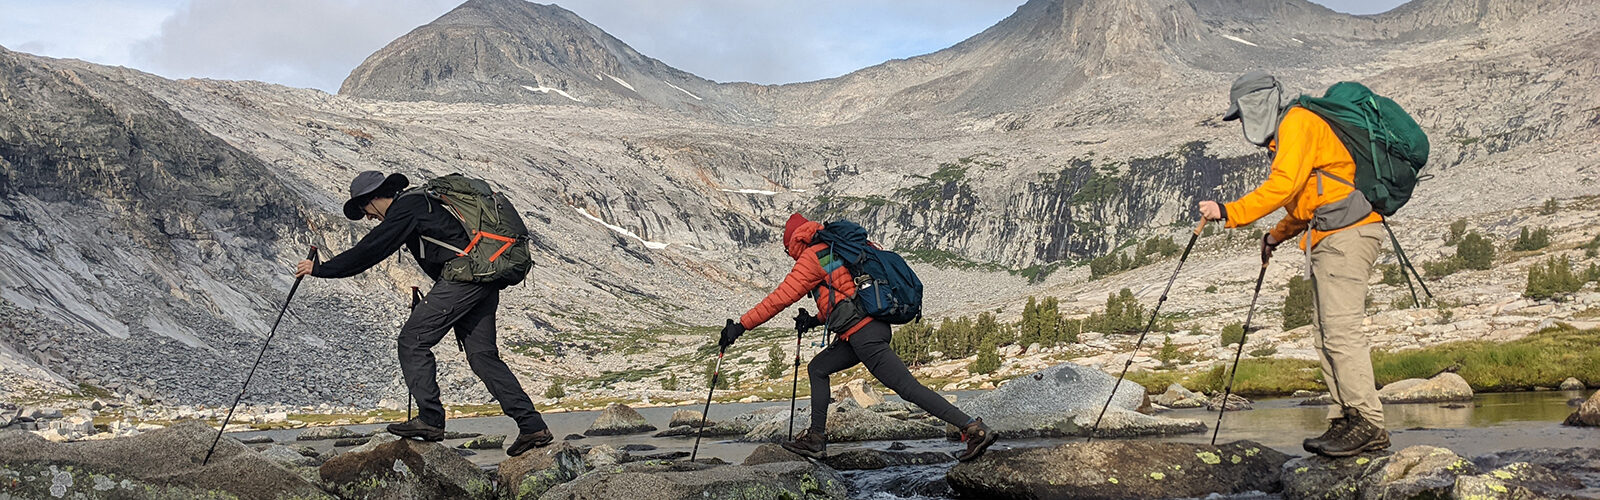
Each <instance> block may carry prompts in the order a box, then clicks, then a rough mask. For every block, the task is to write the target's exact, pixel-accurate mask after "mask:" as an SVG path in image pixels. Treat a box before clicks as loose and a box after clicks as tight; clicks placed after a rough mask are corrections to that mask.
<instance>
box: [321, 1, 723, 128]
mask: <svg viewBox="0 0 1600 500" xmlns="http://www.w3.org/2000/svg"><path fill="white" fill-rule="evenodd" d="M716 87H717V84H716V83H714V82H711V81H709V80H706V79H704V78H700V77H698V76H695V75H693V74H690V73H688V72H685V71H682V70H679V69H677V68H673V67H671V66H668V65H667V64H665V63H662V62H661V61H658V60H655V59H652V58H650V57H646V56H644V55H642V54H640V53H639V52H638V51H635V50H634V49H633V48H632V47H629V46H628V44H626V43H623V42H622V41H621V40H618V39H616V38H615V37H613V36H611V35H609V34H607V33H606V32H605V31H604V30H601V29H600V28H599V27H596V26H595V25H593V24H590V23H589V22H588V21H585V20H584V19H583V18H581V17H579V16H578V15H577V14H574V13H573V12H572V11H569V10H566V9H563V8H561V7H558V6H555V5H541V4H536V3H532V2H526V1H523V0H470V1H468V2H466V3H463V4H461V5H460V6H458V7H456V8H455V9H454V10H451V11H450V12H448V13H446V14H445V15H443V16H440V17H439V18H438V19H436V20H434V21H433V22H431V23H428V24H426V25H423V26H421V27H418V28H417V29H415V30H412V31H411V32H410V33H407V34H406V35H405V36H402V37H400V38H398V39H396V40H395V41H393V42H391V43H389V45H388V46H385V47H384V48H383V49H381V50H379V51H378V52H376V53H373V54H372V55H371V56H369V57H368V58H367V60H366V61H364V62H362V63H361V65H360V66H359V67H357V68H356V69H355V70H354V71H352V72H351V73H350V76H349V77H347V78H346V79H345V81H344V84H343V85H342V86H340V88H339V94H341V95H347V96H355V97H365V98H371V99H383V100H398V101H440V102H486V103H502V104H503V103H531V104H571V105H591V106H593V105H602V106H618V105H621V106H650V105H654V106H660V107H663V108H667V109H672V110H676V111H682V112H689V113H696V114H705V113H710V114H724V113H727V112H729V111H731V110H732V107H731V106H728V105H725V104H723V103H722V102H721V99H720V98H719V92H718V90H717V88H716Z"/></svg>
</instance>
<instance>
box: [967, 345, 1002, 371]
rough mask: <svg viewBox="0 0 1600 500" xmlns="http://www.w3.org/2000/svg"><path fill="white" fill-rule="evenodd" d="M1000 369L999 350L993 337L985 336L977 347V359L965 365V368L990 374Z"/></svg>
mask: <svg viewBox="0 0 1600 500" xmlns="http://www.w3.org/2000/svg"><path fill="white" fill-rule="evenodd" d="M998 369H1000V350H999V348H998V347H997V346H995V343H994V339H993V338H985V339H984V340H983V344H982V345H981V346H980V347H979V348H978V359H976V360H974V361H973V362H972V364H970V365H967V370H968V371H971V372H973V373H982V374H990V373H994V371H995V370H998Z"/></svg>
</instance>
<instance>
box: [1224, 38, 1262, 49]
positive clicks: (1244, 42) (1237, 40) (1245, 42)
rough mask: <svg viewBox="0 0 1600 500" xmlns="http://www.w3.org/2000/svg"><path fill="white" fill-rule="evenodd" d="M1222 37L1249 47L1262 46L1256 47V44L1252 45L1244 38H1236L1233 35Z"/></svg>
mask: <svg viewBox="0 0 1600 500" xmlns="http://www.w3.org/2000/svg"><path fill="white" fill-rule="evenodd" d="M1222 37H1223V38H1226V39H1229V40H1233V41H1235V42H1239V43H1242V44H1245V45H1249V46H1251V47H1260V45H1256V44H1254V43H1250V41H1249V40H1245V39H1243V38H1239V37H1236V36H1233V35H1222Z"/></svg>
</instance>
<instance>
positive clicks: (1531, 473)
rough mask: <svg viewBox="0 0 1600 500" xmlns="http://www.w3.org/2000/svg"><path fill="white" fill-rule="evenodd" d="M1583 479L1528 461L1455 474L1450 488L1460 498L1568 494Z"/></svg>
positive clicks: (1503, 497)
mask: <svg viewBox="0 0 1600 500" xmlns="http://www.w3.org/2000/svg"><path fill="white" fill-rule="evenodd" d="M1581 489H1583V483H1582V482H1580V481H1578V479H1577V478H1575V477H1572V476H1570V475H1567V474H1563V473H1559V472H1555V471H1552V470H1550V469H1547V468H1545V467H1543V466H1539V465H1533V464H1530V463H1527V462H1517V463H1512V464H1508V465H1506V466H1504V467H1500V468H1498V469H1495V470H1492V471H1489V472H1486V473H1483V474H1480V475H1476V476H1462V477H1458V478H1456V482H1455V484H1454V485H1453V487H1452V488H1451V495H1452V498H1457V499H1474V500H1476V499H1508V500H1509V499H1522V498H1556V497H1562V496H1569V495H1568V494H1570V493H1572V492H1574V491H1575V490H1581Z"/></svg>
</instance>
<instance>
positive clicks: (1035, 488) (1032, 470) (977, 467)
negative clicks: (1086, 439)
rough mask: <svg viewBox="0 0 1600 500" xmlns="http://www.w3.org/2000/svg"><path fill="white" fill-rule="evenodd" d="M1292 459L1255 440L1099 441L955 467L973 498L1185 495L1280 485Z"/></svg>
mask: <svg viewBox="0 0 1600 500" xmlns="http://www.w3.org/2000/svg"><path fill="white" fill-rule="evenodd" d="M1288 459H1289V457H1288V456H1287V455H1284V454H1282V453H1279V452H1277V451H1274V450H1273V449H1271V448H1268V447H1265V446H1261V445H1259V444H1256V443H1254V442H1250V441H1236V442H1233V443H1228V444H1224V445H1222V446H1220V447H1211V446H1207V445H1204V444H1193V443H1165V442H1155V441H1098V442H1094V443H1081V442H1074V443H1067V444H1063V445H1059V446H1053V447H1046V448H1018V449H1009V450H997V451H990V452H989V453H988V454H985V455H984V456H983V458H979V459H978V460H975V461H972V462H967V463H963V464H958V465H956V466H955V467H954V468H951V469H950V474H949V481H950V486H951V487H952V488H953V489H954V490H955V491H956V492H957V493H959V494H960V495H962V496H963V497H967V496H971V497H974V498H1085V499H1099V498H1105V499H1110V498H1183V497H1203V496H1206V495H1210V494H1223V495H1228V494H1238V493H1244V492H1247V491H1263V492H1269V493H1270V492H1275V491H1277V490H1278V474H1279V469H1280V468H1281V467H1282V466H1283V464H1284V462H1286V461H1288Z"/></svg>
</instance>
